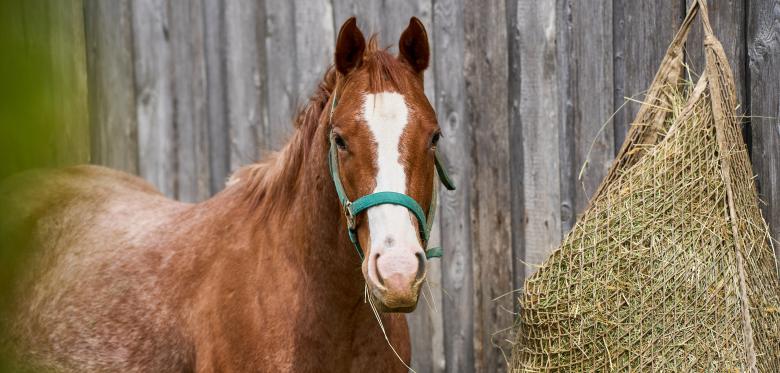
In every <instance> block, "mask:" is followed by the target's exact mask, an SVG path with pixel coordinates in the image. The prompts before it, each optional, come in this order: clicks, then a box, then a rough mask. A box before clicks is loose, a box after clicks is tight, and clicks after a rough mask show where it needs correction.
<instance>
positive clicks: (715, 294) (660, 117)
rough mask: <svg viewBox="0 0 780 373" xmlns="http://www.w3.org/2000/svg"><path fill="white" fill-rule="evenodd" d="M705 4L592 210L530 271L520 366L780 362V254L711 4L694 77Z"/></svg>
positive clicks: (691, 367)
mask: <svg viewBox="0 0 780 373" xmlns="http://www.w3.org/2000/svg"><path fill="white" fill-rule="evenodd" d="M697 6H698V7H703V4H699V3H698V2H697V3H695V4H694V6H693V7H692V9H691V11H690V12H689V15H688V17H686V21H685V22H684V24H683V26H682V28H681V30H680V32H679V33H678V35H677V36H676V37H675V41H674V42H673V43H672V45H671V46H670V48H669V52H667V57H666V58H665V59H664V61H663V63H662V65H661V68H660V70H659V72H658V75H656V78H655V80H654V82H653V86H652V87H651V89H650V90H649V91H648V94H647V98H646V102H645V103H644V104H643V105H642V108H641V109H640V112H639V114H638V115H637V118H636V120H635V121H634V123H633V125H632V127H631V129H630V131H629V134H628V136H627V139H626V143H625V144H624V145H623V147H622V149H621V151H620V154H619V155H618V158H617V159H616V161H615V164H614V165H613V167H612V169H611V170H610V173H609V175H608V176H607V178H606V179H605V181H604V183H603V184H602V185H601V187H600V188H599V191H598V192H597V193H596V195H595V196H594V198H593V199H592V200H591V203H590V206H589V208H588V209H587V210H586V211H585V213H584V214H583V216H582V217H581V218H580V219H579V221H578V223H577V224H576V226H575V227H574V229H573V230H572V232H571V233H570V234H569V235H568V236H567V237H566V238H565V240H564V242H563V243H562V245H561V247H560V248H559V249H557V250H556V251H555V252H554V253H553V254H552V256H551V257H550V258H549V259H548V260H547V261H546V262H545V263H544V264H543V266H542V267H541V268H540V269H539V270H538V271H537V272H536V273H535V274H534V275H533V276H531V277H530V278H529V279H528V280H527V281H526V283H525V288H524V294H523V298H522V299H521V314H520V316H519V318H518V326H517V327H518V329H517V340H516V344H515V346H514V349H513V357H512V362H511V368H512V369H513V371H514V372H548V371H550V372H559V371H565V372H572V371H574V372H593V371H620V372H645V371H677V372H692V371H696V372H699V371H702V372H704V371H706V372H732V371H734V372H738V371H761V372H780V313H779V312H780V301H779V300H778V296H779V294H780V285H779V284H778V273H777V268H776V263H775V258H774V255H773V250H772V244H771V239H770V238H769V235H768V228H767V226H766V223H765V222H764V220H763V218H762V216H761V212H760V209H759V205H758V199H757V196H756V190H755V186H754V182H753V179H752V172H751V167H750V161H749V159H748V154H747V152H746V147H745V144H744V142H743V140H742V136H741V131H740V124H739V120H738V117H737V115H736V108H737V103H736V100H735V93H734V92H735V91H734V83H733V78H732V76H731V70H730V67H729V65H728V62H727V60H726V58H725V55H724V53H723V50H722V47H721V46H720V43H719V42H718V41H717V40H715V38H714V36H712V34H711V29H710V27H709V23H708V21H707V19H706V13H703V14H702V17H703V18H702V21H703V23H704V25H705V32H707V33H708V34H709V35H708V37H707V42H706V56H707V67H706V71H705V73H704V74H703V75H702V77H701V78H699V80H698V82H697V83H696V85H695V87H694V86H693V84H692V83H690V82H685V80H682V79H680V76H681V71H682V62H681V56H682V45H683V43H684V41H685V38H686V35H687V31H688V28H689V27H690V24H691V22H692V20H693V18H694V17H695V15H696V11H697V9H696V8H697ZM698 10H699V11H701V9H698ZM704 11H706V9H704Z"/></svg>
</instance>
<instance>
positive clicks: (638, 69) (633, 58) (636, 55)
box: [612, 0, 685, 149]
mask: <svg viewBox="0 0 780 373" xmlns="http://www.w3.org/2000/svg"><path fill="white" fill-rule="evenodd" d="M682 1H683V0H675V1H663V2H647V1H630V0H613V2H612V6H613V15H612V16H613V17H614V18H613V24H615V23H617V24H618V25H620V26H621V28H620V32H621V33H620V34H618V33H613V38H614V39H613V43H614V44H615V52H614V53H615V60H613V64H614V65H613V66H614V69H615V71H614V74H615V78H614V81H615V92H622V95H621V96H620V97H615V98H614V101H615V103H614V105H615V108H616V109H617V108H618V107H620V106H621V105H622V104H623V102H624V101H625V100H624V97H633V98H634V99H636V100H639V101H641V100H643V98H644V93H645V91H647V89H648V88H650V83H652V81H653V77H654V76H655V73H656V71H657V69H658V65H659V64H660V63H661V59H662V58H663V56H664V53H666V48H667V47H668V46H669V43H670V42H671V41H672V38H673V37H674V33H675V32H676V31H677V29H678V27H679V26H680V22H682V18H683V16H684V15H685V14H684V4H683V3H682ZM639 106H640V105H639V104H638V103H636V102H631V103H628V104H626V106H625V107H624V108H623V109H622V110H620V112H618V113H617V114H616V115H615V119H614V121H613V123H614V126H613V131H614V136H615V142H616V143H617V144H616V149H619V148H620V145H622V143H623V139H625V134H626V131H627V129H628V125H629V124H630V123H631V122H632V121H633V120H634V117H635V116H636V113H637V111H638V110H639Z"/></svg>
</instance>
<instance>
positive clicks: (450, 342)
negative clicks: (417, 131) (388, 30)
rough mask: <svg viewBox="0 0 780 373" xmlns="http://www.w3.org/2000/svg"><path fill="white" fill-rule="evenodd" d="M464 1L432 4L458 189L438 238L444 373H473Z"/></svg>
mask: <svg viewBox="0 0 780 373" xmlns="http://www.w3.org/2000/svg"><path fill="white" fill-rule="evenodd" d="M463 17H464V14H463V1H462V0H456V1H451V2H435V3H434V8H433V30H434V31H433V43H432V44H433V54H432V56H433V62H434V67H435V69H434V74H435V81H436V105H435V107H436V110H437V114H438V118H439V125H440V126H441V128H442V132H443V134H444V136H443V137H442V140H441V148H442V149H441V151H442V154H443V156H444V158H445V162H446V164H447V165H448V166H449V170H450V175H451V176H452V177H453V181H454V182H455V184H456V185H457V187H458V190H457V191H455V192H447V191H443V192H442V193H441V195H442V201H441V206H442V214H441V238H442V245H443V247H444V248H445V255H444V258H442V288H443V289H444V293H445V296H444V302H443V304H442V312H443V317H444V351H445V359H446V369H447V371H448V372H472V371H474V327H473V315H474V295H473V273H472V265H473V262H472V256H471V218H470V212H469V206H470V201H471V199H472V197H471V193H472V186H471V179H470V175H471V173H472V158H471V148H472V138H471V123H469V121H468V120H467V117H466V97H465V95H464V91H465V82H464V80H463V74H464V59H463V54H464V51H465V35H464V29H463Z"/></svg>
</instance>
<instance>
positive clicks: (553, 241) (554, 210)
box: [511, 1, 565, 278]
mask: <svg viewBox="0 0 780 373" xmlns="http://www.w3.org/2000/svg"><path fill="white" fill-rule="evenodd" d="M559 16H561V15H559V14H558V12H557V9H556V4H554V3H551V2H522V1H521V2H519V3H518V5H517V10H516V15H515V18H514V19H516V24H514V25H513V28H514V29H515V30H514V32H515V36H516V37H517V39H518V40H517V44H518V49H519V51H518V52H516V53H517V56H516V58H517V59H519V62H513V63H519V66H520V72H519V73H520V76H517V77H513V78H512V79H511V82H512V83H511V86H512V106H513V112H514V114H513V117H514V118H513V121H512V128H513V136H512V139H513V142H519V143H520V144H522V146H521V149H522V150H521V151H522V155H517V156H515V158H521V159H522V162H523V167H522V178H520V175H518V177H516V178H513V179H514V180H513V182H515V183H517V182H518V179H519V180H522V187H516V188H515V189H516V190H521V191H522V198H523V204H522V210H521V211H516V212H515V216H514V218H515V219H521V220H522V221H523V224H522V230H521V231H522V239H523V241H522V242H521V243H520V245H522V250H516V252H518V251H519V252H521V253H522V254H523V257H520V258H516V259H515V260H516V261H518V262H519V261H523V262H524V263H528V264H530V265H531V266H523V267H520V268H523V270H522V271H521V270H518V276H520V275H521V274H520V273H522V276H524V278H527V277H528V276H530V275H531V273H533V271H534V269H535V266H533V265H535V264H540V263H542V262H543V261H544V260H545V259H546V258H547V256H548V255H549V253H550V252H551V251H552V250H553V249H554V248H555V246H556V245H557V244H558V243H559V242H560V239H561V215H560V214H561V196H560V189H559V188H560V185H561V180H560V175H561V173H560V171H559V169H560V159H559V157H560V152H559V146H560V143H559V126H560V125H561V120H562V119H561V118H560V117H559V115H560V113H559V110H558V109H559V107H561V100H564V99H565V97H562V93H561V92H559V91H558V89H557V88H558V79H559V76H560V75H561V74H563V71H561V70H560V67H559V66H558V55H557V53H556V52H557V48H558V47H557V46H556V35H557V32H556V28H557V22H558V20H557V19H558V17H559ZM518 131H519V132H518ZM513 162H516V161H513ZM515 198H517V197H515ZM518 264H519V263H518Z"/></svg>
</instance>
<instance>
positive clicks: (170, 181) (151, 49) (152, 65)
mask: <svg viewBox="0 0 780 373" xmlns="http://www.w3.org/2000/svg"><path fill="white" fill-rule="evenodd" d="M168 6H169V1H168V0H138V1H134V2H133V3H132V12H133V58H134V65H133V66H134V69H135V95H136V96H135V102H136V111H135V112H136V118H137V120H138V172H139V174H140V176H141V177H143V178H144V179H146V180H147V181H149V182H151V183H152V184H154V185H155V186H156V187H157V188H158V189H159V190H160V191H161V192H162V193H164V194H165V195H166V196H168V197H171V198H173V197H176V187H175V185H176V179H177V175H176V159H175V155H176V153H175V151H176V149H175V146H176V143H175V139H174V136H175V133H174V128H173V105H172V104H173V95H172V92H171V89H172V84H173V81H172V78H173V77H172V75H171V73H172V64H171V52H170V48H171V45H170V25H169V14H168Z"/></svg>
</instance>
